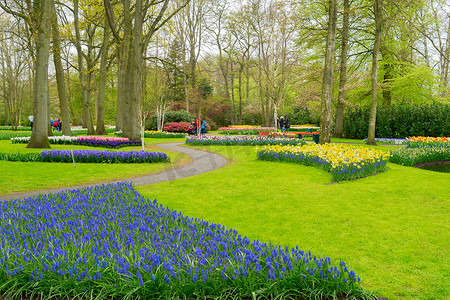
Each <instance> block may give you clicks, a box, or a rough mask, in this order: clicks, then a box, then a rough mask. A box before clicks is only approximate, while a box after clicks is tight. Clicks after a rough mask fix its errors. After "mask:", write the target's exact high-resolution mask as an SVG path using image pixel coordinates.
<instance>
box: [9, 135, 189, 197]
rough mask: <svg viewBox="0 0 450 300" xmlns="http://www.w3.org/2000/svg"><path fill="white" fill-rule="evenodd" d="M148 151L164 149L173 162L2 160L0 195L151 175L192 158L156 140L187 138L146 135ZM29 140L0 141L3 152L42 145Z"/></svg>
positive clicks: (61, 146) (126, 148)
mask: <svg viewBox="0 0 450 300" xmlns="http://www.w3.org/2000/svg"><path fill="white" fill-rule="evenodd" d="M145 141H146V148H145V150H147V151H161V152H165V153H167V154H168V156H169V157H170V159H171V163H157V164H88V163H77V164H76V167H74V166H73V164H68V163H23V162H8V161H0V170H1V176H0V195H5V194H11V193H17V192H24V191H33V190H42V189H50V188H58V187H69V186H75V185H80V184H83V183H97V182H99V183H100V182H105V181H110V180H120V179H127V178H131V177H136V176H139V175H148V174H152V173H157V172H160V171H163V170H165V169H167V168H172V167H173V166H174V165H179V164H182V163H186V162H187V161H189V157H188V156H187V155H184V154H181V153H176V152H170V151H166V150H164V151H163V150H161V149H157V148H155V146H154V145H155V144H160V143H168V142H174V141H184V139H145ZM25 147H26V144H12V143H11V141H0V152H9V153H17V152H19V153H27V152H38V153H39V152H40V151H42V149H28V148H25ZM51 147H52V149H65V150H67V149H73V150H75V149H91V150H111V149H106V148H99V147H95V148H94V147H85V146H73V145H51ZM141 149H142V148H141V147H124V148H120V149H118V150H114V151H131V150H141Z"/></svg>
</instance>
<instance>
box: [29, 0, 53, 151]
mask: <svg viewBox="0 0 450 300" xmlns="http://www.w3.org/2000/svg"><path fill="white" fill-rule="evenodd" d="M52 1H53V0H42V1H39V2H35V3H34V7H33V8H34V14H35V20H36V22H35V25H36V28H37V29H36V31H37V38H36V44H35V49H36V63H35V68H36V72H35V77H34V78H35V79H34V121H33V131H32V134H31V139H30V141H29V142H28V145H27V148H50V143H49V141H48V126H49V121H48V120H49V116H48V108H47V104H48V101H49V93H48V59H49V52H50V39H51V28H52V22H51V21H52V17H53V13H52V12H53V5H52Z"/></svg>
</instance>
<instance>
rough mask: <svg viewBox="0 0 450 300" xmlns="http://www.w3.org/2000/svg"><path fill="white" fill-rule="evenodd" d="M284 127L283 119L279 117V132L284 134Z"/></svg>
mask: <svg viewBox="0 0 450 300" xmlns="http://www.w3.org/2000/svg"><path fill="white" fill-rule="evenodd" d="M284 125H285V122H284V117H283V116H281V117H280V129H281V132H284Z"/></svg>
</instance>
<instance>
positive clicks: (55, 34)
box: [52, 1, 72, 136]
mask: <svg viewBox="0 0 450 300" xmlns="http://www.w3.org/2000/svg"><path fill="white" fill-rule="evenodd" d="M52 4H53V23H52V42H53V63H54V64H55V70H56V83H57V85H58V96H59V106H60V109H61V123H62V124H61V127H62V134H63V135H66V136H71V135H72V132H71V130H70V117H69V106H68V104H67V97H66V87H65V81H64V68H63V65H62V62H61V48H60V38H59V27H58V18H57V15H56V7H55V3H54V2H53V1H52Z"/></svg>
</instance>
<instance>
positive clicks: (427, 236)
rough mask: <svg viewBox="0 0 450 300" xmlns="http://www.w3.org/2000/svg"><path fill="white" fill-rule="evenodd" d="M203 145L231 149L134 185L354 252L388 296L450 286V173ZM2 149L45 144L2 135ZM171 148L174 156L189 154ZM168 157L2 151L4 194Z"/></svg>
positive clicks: (372, 284) (319, 248)
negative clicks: (78, 160)
mask: <svg viewBox="0 0 450 300" xmlns="http://www.w3.org/2000/svg"><path fill="white" fill-rule="evenodd" d="M175 141H183V139H176V140H173V139H158V140H155V139H146V143H147V148H146V149H147V150H153V146H152V145H155V144H158V143H167V142H175ZM52 148H54V149H56V148H58V149H78V148H87V147H75V146H57V145H52ZM199 148H200V147H199ZM377 148H378V149H385V150H387V149H390V150H393V149H397V147H396V146H387V147H383V146H379V147H377ZM90 149H92V148H90ZM96 149H100V148H96ZM137 149H139V147H135V148H122V149H121V150H137ZM201 149H204V150H207V151H214V152H217V153H219V154H221V155H223V156H225V157H227V158H228V159H229V160H230V164H229V165H228V166H226V167H224V168H222V169H219V170H216V171H213V172H209V173H205V174H202V175H198V176H194V177H189V178H186V179H181V180H177V181H170V182H165V183H159V184H154V185H150V186H142V187H137V190H138V191H139V192H141V193H143V194H144V195H146V196H148V197H149V198H151V199H153V198H157V199H158V201H159V202H160V203H162V204H163V205H168V206H169V207H170V208H172V209H175V210H178V211H181V212H182V213H183V214H185V215H189V216H191V217H199V218H203V219H206V220H208V221H211V222H215V223H221V224H224V225H226V226H228V227H231V228H234V229H236V230H238V231H239V233H240V234H243V235H246V236H248V237H249V238H251V239H260V240H262V241H266V242H269V241H270V242H273V243H277V244H282V245H290V246H295V245H299V246H300V247H301V248H303V249H305V250H311V251H312V252H313V253H315V254H317V255H320V256H330V257H332V258H334V259H335V260H336V261H337V260H339V259H342V260H343V261H346V262H347V261H348V262H351V266H352V268H353V269H355V270H356V271H357V272H359V275H360V276H361V278H362V280H363V284H364V286H365V287H366V288H369V289H371V290H379V291H380V295H382V296H384V297H387V298H388V299H445V298H447V297H448V295H449V294H450V281H449V278H450V267H449V266H450V259H449V257H450V253H449V247H450V226H449V222H448V219H449V217H450V216H449V212H450V185H449V182H450V175H449V174H444V173H436V172H431V171H426V170H420V169H415V168H411V167H402V166H398V165H395V164H389V167H390V169H389V170H388V171H387V172H385V173H382V174H378V175H375V176H370V177H367V178H363V179H358V180H354V181H349V182H340V183H336V184H330V181H331V175H330V174H328V173H326V172H325V171H322V170H319V169H317V168H315V167H306V166H301V165H296V164H287V163H275V162H264V161H257V160H256V155H255V151H254V148H253V147H218V146H216V147H212V146H211V147H202V148H201ZM0 151H2V152H28V151H30V152H32V151H40V150H35V149H26V148H25V145H23V144H22V145H12V144H11V143H10V142H9V141H0ZM168 154H169V155H170V157H171V160H172V162H175V163H183V162H186V161H187V160H188V158H187V157H186V156H184V155H181V154H175V153H168ZM168 167H171V164H139V165H137V164H136V165H135V164H129V165H128V164H117V165H113V164H98V165H94V164H77V166H76V168H74V167H73V165H72V164H62V163H54V164H51V163H12V162H5V161H0V169H1V170H2V176H1V177H0V178H1V179H0V182H1V184H0V194H7V193H12V192H20V191H28V190H37V189H44V188H55V187H62V186H73V185H78V184H82V183H94V182H101V181H107V180H116V179H126V178H129V177H133V176H138V175H142V174H149V173H155V172H158V171H161V170H163V169H165V168H168Z"/></svg>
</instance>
